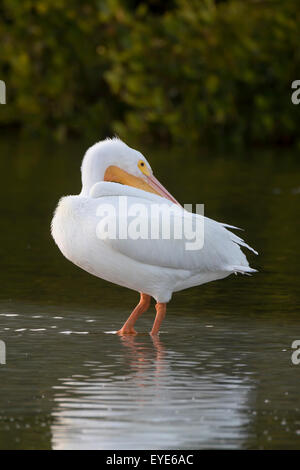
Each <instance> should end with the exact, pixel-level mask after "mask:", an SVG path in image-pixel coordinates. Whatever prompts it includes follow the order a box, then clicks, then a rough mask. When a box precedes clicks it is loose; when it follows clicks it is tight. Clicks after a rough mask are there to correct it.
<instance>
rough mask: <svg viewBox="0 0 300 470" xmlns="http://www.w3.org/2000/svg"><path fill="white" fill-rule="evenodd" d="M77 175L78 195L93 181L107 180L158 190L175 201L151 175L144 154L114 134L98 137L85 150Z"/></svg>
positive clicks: (160, 194)
mask: <svg viewBox="0 0 300 470" xmlns="http://www.w3.org/2000/svg"><path fill="white" fill-rule="evenodd" d="M81 177H82V191H81V195H82V196H88V195H89V194H90V190H91V188H92V187H93V186H94V184H96V183H98V182H100V181H111V182H114V183H120V184H124V185H127V186H133V187H135V188H138V189H142V190H144V191H148V192H150V193H155V194H158V195H159V196H162V197H165V198H167V199H169V200H170V201H172V202H174V203H175V204H178V202H177V201H176V199H174V198H173V196H172V195H171V194H170V193H169V192H168V191H167V190H166V189H165V188H164V187H163V186H162V184H161V183H160V182H159V181H158V180H157V179H156V178H155V176H154V175H153V171H152V169H151V166H150V165H149V163H148V162H147V160H146V158H145V157H144V155H143V154H141V153H140V152H138V151H137V150H134V149H132V148H130V147H128V145H126V144H125V143H124V142H122V140H120V139H118V138H114V139H106V140H102V141H101V142H98V143H97V144H95V145H93V146H92V147H90V148H89V149H88V150H87V152H86V154H85V156H84V158H83V161H82V165H81Z"/></svg>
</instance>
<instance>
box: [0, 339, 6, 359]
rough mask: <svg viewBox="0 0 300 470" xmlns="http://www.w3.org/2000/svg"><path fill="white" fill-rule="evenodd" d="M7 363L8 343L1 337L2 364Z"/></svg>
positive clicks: (0, 354)
mask: <svg viewBox="0 0 300 470" xmlns="http://www.w3.org/2000/svg"><path fill="white" fill-rule="evenodd" d="M1 364H6V345H5V343H4V341H2V340H1V339H0V365H1Z"/></svg>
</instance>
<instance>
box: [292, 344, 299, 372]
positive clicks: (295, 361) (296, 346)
mask: <svg viewBox="0 0 300 470" xmlns="http://www.w3.org/2000/svg"><path fill="white" fill-rule="evenodd" d="M292 349H295V351H294V352H293V353H292V357H291V359H292V363H293V364H294V365H295V366H298V365H299V364H300V339H295V341H293V342H292Z"/></svg>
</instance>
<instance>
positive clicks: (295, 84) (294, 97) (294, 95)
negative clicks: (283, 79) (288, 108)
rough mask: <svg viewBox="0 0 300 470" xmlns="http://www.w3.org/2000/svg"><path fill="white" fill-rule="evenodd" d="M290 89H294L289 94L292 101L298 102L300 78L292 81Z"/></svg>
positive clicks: (299, 101) (299, 100) (299, 97)
mask: <svg viewBox="0 0 300 470" xmlns="http://www.w3.org/2000/svg"><path fill="white" fill-rule="evenodd" d="M292 89H293V90H295V91H294V92H293V93H292V96H291V100H292V103H293V104H299V103H300V80H294V81H293V83H292Z"/></svg>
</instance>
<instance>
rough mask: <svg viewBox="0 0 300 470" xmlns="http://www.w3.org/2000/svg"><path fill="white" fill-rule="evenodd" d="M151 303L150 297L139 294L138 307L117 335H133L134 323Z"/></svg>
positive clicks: (134, 332)
mask: <svg viewBox="0 0 300 470" xmlns="http://www.w3.org/2000/svg"><path fill="white" fill-rule="evenodd" d="M150 301H151V296H150V295H148V294H143V293H141V298H140V301H139V303H138V305H137V306H136V307H135V309H134V310H133V312H132V313H131V315H130V316H129V318H128V320H127V321H126V322H125V323H124V325H123V326H122V328H121V329H120V330H119V331H118V332H117V333H118V334H119V335H135V334H136V331H135V329H134V328H133V327H134V324H135V322H136V321H137V319H138V318H139V316H140V315H142V313H144V312H146V310H148V308H149V305H150Z"/></svg>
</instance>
